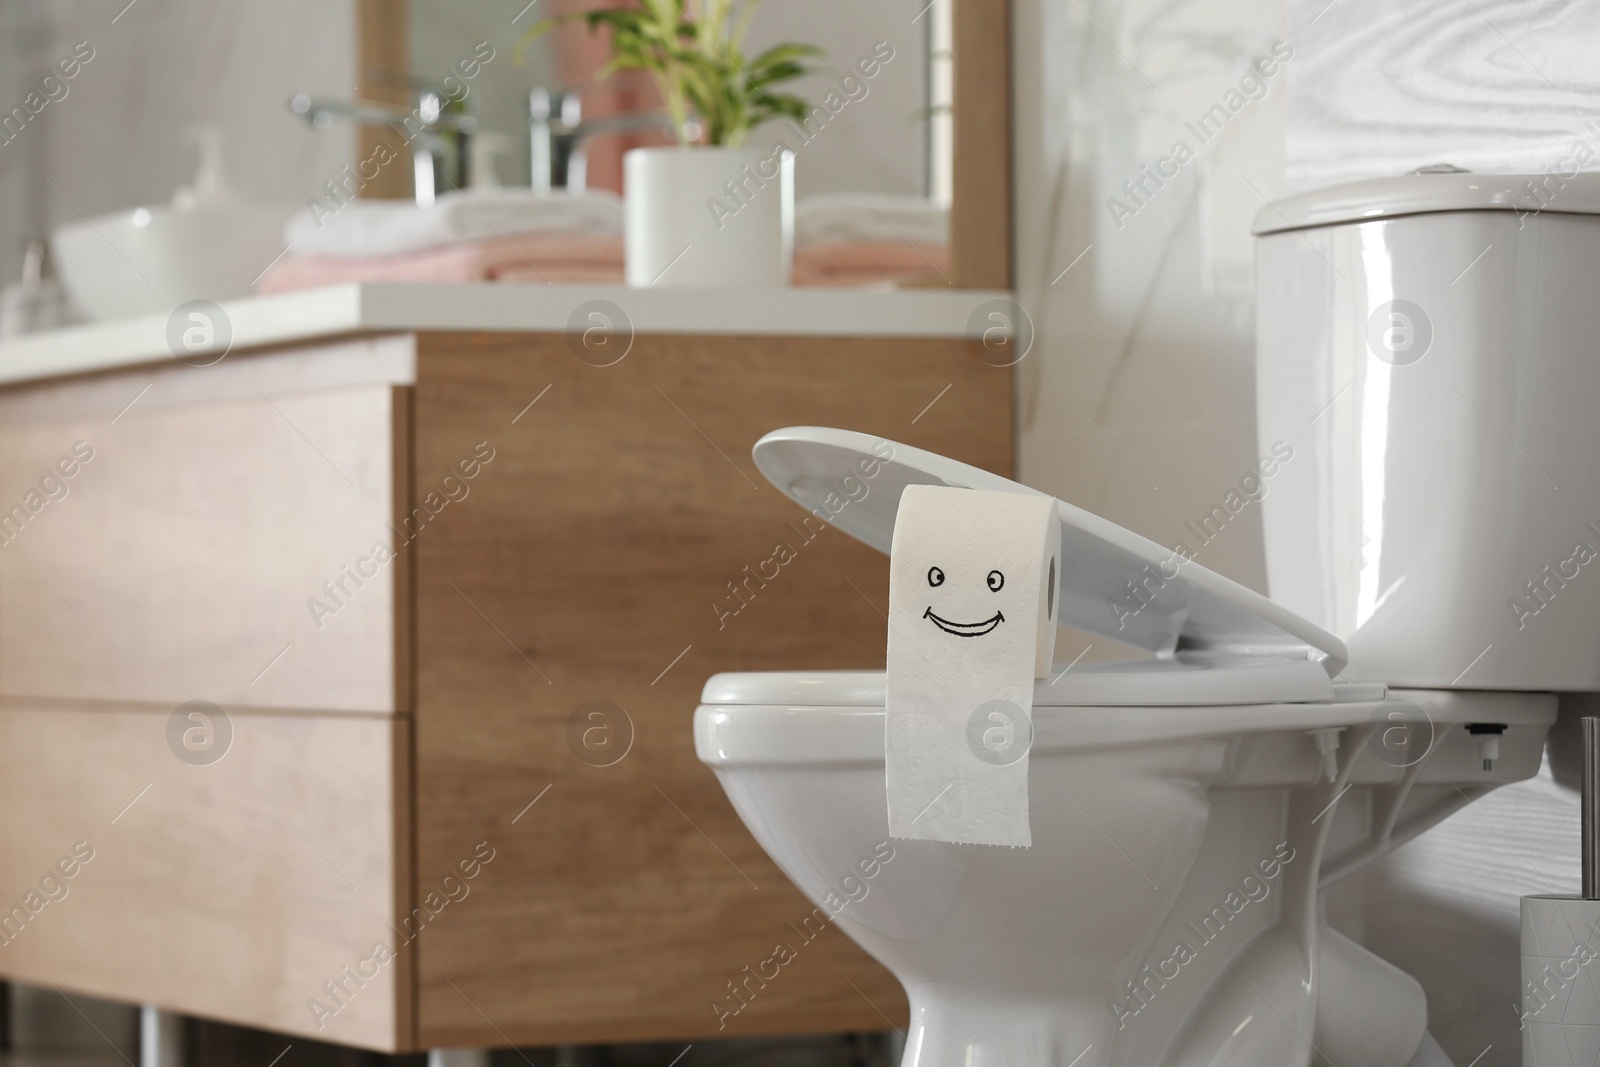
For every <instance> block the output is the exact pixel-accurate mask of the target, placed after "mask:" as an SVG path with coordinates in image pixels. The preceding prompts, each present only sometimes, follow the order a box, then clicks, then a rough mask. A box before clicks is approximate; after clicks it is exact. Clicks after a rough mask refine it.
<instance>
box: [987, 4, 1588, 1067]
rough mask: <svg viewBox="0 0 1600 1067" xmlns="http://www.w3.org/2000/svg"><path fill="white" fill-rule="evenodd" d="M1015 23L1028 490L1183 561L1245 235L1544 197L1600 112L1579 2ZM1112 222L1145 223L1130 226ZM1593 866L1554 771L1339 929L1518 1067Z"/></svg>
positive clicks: (1229, 412)
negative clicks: (1179, 144) (1341, 210)
mask: <svg viewBox="0 0 1600 1067" xmlns="http://www.w3.org/2000/svg"><path fill="white" fill-rule="evenodd" d="M1014 10H1015V13H1016V15H1015V18H1016V24H1015V28H1014V61H1015V64H1016V71H1015V78H1016V81H1015V88H1016V129H1015V144H1016V152H1017V163H1018V167H1017V212H1018V214H1017V225H1016V233H1017V263H1018V275H1017V276H1018V287H1019V291H1020V294H1021V301H1022V303H1023V305H1024V307H1025V308H1026V309H1027V310H1028V311H1029V313H1030V314H1031V316H1032V318H1033V319H1034V325H1035V329H1036V337H1037V340H1036V349H1035V352H1034V354H1033V355H1032V356H1030V357H1029V359H1027V360H1025V361H1024V363H1023V364H1022V366H1021V368H1020V371H1021V373H1020V377H1019V405H1020V411H1021V414H1022V418H1021V430H1020V440H1019V457H1020V466H1021V475H1022V477H1023V479H1024V480H1025V481H1027V482H1028V483H1029V484H1031V485H1035V486H1038V487H1040V488H1042V489H1046V490H1048V491H1050V492H1053V493H1056V494H1057V495H1059V496H1061V497H1062V498H1063V499H1065V500H1069V501H1071V502H1073V503H1075V504H1078V505H1081V506H1083V507H1086V508H1088V509H1090V510H1091V511H1095V512H1098V513H1100V514H1102V515H1105V516H1106V517H1108V518H1110V519H1113V520H1114V521H1116V522H1119V523H1121V524H1123V525H1125V526H1128V527H1130V528H1132V529H1134V530H1136V531H1138V532H1140V533H1143V534H1145V535H1146V536H1149V537H1151V538H1153V539H1155V540H1157V541H1160V542H1162V543H1164V544H1169V545H1171V544H1175V543H1176V542H1177V541H1179V540H1184V541H1192V537H1191V536H1190V535H1189V534H1188V533H1187V531H1185V530H1184V523H1185V522H1186V521H1187V520H1190V519H1193V518H1195V517H1197V516H1199V515H1201V514H1203V513H1205V512H1207V511H1209V510H1210V509H1211V507H1212V506H1213V505H1214V504H1216V503H1218V502H1219V501H1220V500H1221V498H1222V497H1223V496H1224V495H1225V494H1226V493H1227V492H1228V490H1229V489H1230V488H1232V487H1233V486H1234V485H1236V484H1237V482H1238V479H1239V477H1240V476H1241V475H1242V474H1243V473H1244V471H1245V470H1246V468H1247V467H1248V466H1249V465H1250V464H1251V462H1252V460H1253V457H1254V456H1255V454H1256V442H1255V417H1254V395H1253V384H1254V383H1253V377H1254V375H1253V343H1254V338H1253V316H1254V303H1253V252H1252V248H1251V239H1250V237H1249V223H1250V219H1251V217H1252V216H1253V215H1254V214H1255V213H1256V212H1257V211H1258V210H1260V208H1261V207H1263V206H1264V205H1265V204H1266V203H1267V202H1268V201H1270V200H1274V199H1276V198H1278V197H1280V196H1282V195H1284V194H1285V193H1287V192H1293V191H1299V190H1303V189H1306V188H1314V187H1317V186H1321V185H1327V184H1331V183H1333V182H1337V181H1344V180H1350V179H1355V178H1361V177H1371V176H1376V175H1383V174H1395V173H1400V172H1403V171H1406V170H1409V169H1412V168H1414V167H1417V166H1422V165H1426V164H1430V163H1435V162H1440V161H1449V162H1453V163H1456V164H1458V165H1461V166H1466V167H1470V168H1475V169H1497V170H1514V169H1527V170H1534V171H1538V170H1541V169H1543V168H1544V167H1546V166H1547V165H1550V164H1553V163H1554V162H1555V161H1556V160H1557V159H1559V158H1560V157H1562V156H1564V155H1566V154H1567V153H1568V151H1569V149H1570V146H1571V143H1572V141H1573V140H1575V139H1577V138H1579V137H1586V138H1587V140H1588V141H1589V143H1590V145H1591V146H1593V147H1595V148H1596V149H1597V150H1600V137H1597V136H1596V135H1595V134H1593V133H1589V132H1587V131H1585V130H1584V128H1583V126H1582V123H1583V121H1584V120H1585V119H1587V118H1589V117H1590V116H1591V115H1593V114H1594V107H1593V104H1592V101H1593V100H1594V99H1595V95H1594V94H1595V91H1596V89H1597V88H1600V84H1597V83H1600V67H1597V66H1596V65H1595V63H1594V61H1593V57H1594V55H1595V54H1596V51H1597V49H1600V10H1596V9H1595V6H1594V5H1592V4H1587V5H1586V4H1583V3H1580V2H1577V0H1540V2H1534V3H1516V2H1512V0H1441V2H1437V3H1419V2H1415V0H1332V2H1331V3H1330V2H1329V0H1075V2H1074V3H1072V4H1063V3H1059V2H1057V0H1016V2H1015V5H1014ZM1280 40H1281V41H1283V42H1285V45H1286V46H1287V47H1288V48H1291V49H1292V50H1293V55H1292V57H1291V58H1290V59H1289V60H1288V61H1287V62H1286V63H1283V64H1282V66H1281V69H1280V70H1279V71H1278V73H1277V74H1276V75H1275V76H1274V77H1272V78H1270V79H1267V81H1266V89H1265V92H1264V93H1262V94H1260V99H1257V100H1253V101H1250V102H1248V103H1245V104H1244V105H1243V106H1242V107H1240V109H1239V110H1238V113H1237V114H1235V115H1233V116H1232V118H1231V119H1230V120H1229V122H1228V123H1227V125H1226V127H1225V132H1224V133H1223V134H1222V135H1221V136H1217V137H1214V138H1212V139H1211V140H1210V141H1208V142H1207V143H1205V144H1203V145H1202V144H1200V143H1199V139H1198V138H1197V137H1196V136H1195V135H1194V134H1193V133H1192V132H1191V131H1189V130H1188V129H1187V128H1186V127H1185V125H1184V123H1185V122H1186V121H1192V120H1194V119H1195V117H1196V116H1198V115H1199V114H1200V113H1201V112H1203V111H1205V110H1206V109H1207V108H1209V107H1210V106H1211V105H1212V104H1214V103H1218V102H1224V101H1226V99H1227V95H1226V94H1227V92H1228V90H1229V89H1230V88H1237V85H1238V79H1239V77H1240V76H1241V74H1243V73H1244V71H1245V66H1246V64H1247V63H1248V62H1249V61H1250V60H1251V59H1252V58H1253V57H1256V56H1259V55H1262V54H1264V53H1268V52H1270V51H1271V49H1272V47H1273V44H1274V42H1277V41H1280ZM1179 139H1183V140H1185V141H1186V142H1187V143H1188V144H1189V146H1190V147H1191V148H1192V149H1194V150H1195V158H1194V159H1193V160H1192V161H1190V162H1188V163H1186V164H1184V165H1183V166H1181V167H1178V168H1177V170H1178V174H1177V176H1176V177H1175V178H1173V179H1170V180H1167V181H1166V182H1165V184H1164V186H1162V187H1161V188H1159V189H1156V188H1155V187H1154V184H1153V183H1147V186H1148V188H1149V189H1150V190H1151V193H1152V195H1149V196H1143V195H1141V197H1140V199H1139V201H1138V202H1135V201H1132V200H1131V199H1130V198H1128V197H1127V196H1126V195H1124V194H1123V193H1122V191H1121V189H1120V186H1121V183H1122V182H1123V181H1124V180H1125V179H1128V178H1131V177H1137V175H1138V172H1139V168H1140V166H1141V164H1145V163H1152V164H1153V163H1154V162H1156V161H1157V160H1159V159H1160V158H1161V157H1163V156H1167V155H1169V154H1170V153H1172V151H1173V147H1174V143H1175V142H1176V141H1178V140H1179ZM1113 197H1119V198H1121V199H1122V200H1123V201H1124V202H1125V203H1127V204H1128V205H1129V206H1130V207H1135V208H1136V209H1137V210H1136V211H1134V212H1133V213H1132V214H1131V215H1129V214H1127V213H1126V212H1124V211H1121V210H1117V211H1115V212H1114V211H1113V210H1112V207H1111V206H1109V205H1108V201H1110V200H1111V198H1113ZM1119 223H1120V225H1119ZM1086 250H1087V251H1086ZM1080 255H1081V257H1082V258H1079V257H1080ZM1074 263H1075V265H1073V264H1074ZM1069 265H1070V266H1071V269H1070V270H1068V269H1067V268H1068V267H1069ZM1063 271H1065V274H1063V273H1062V272H1063ZM1198 558H1199V559H1200V561H1201V562H1202V563H1204V564H1205V565H1206V566H1208V567H1211V568H1213V569H1215V570H1218V571H1220V572H1222V573H1224V574H1227V575H1229V576H1230V577H1233V578H1236V579H1238V580H1241V581H1244V582H1248V583H1250V584H1252V585H1254V586H1256V587H1257V588H1261V589H1265V584H1264V566H1263V563H1262V551H1261V534H1260V525H1259V515H1258V514H1257V513H1255V512H1254V511H1252V510H1247V511H1245V512H1243V513H1242V514H1241V515H1240V516H1239V517H1238V519H1236V520H1235V521H1234V522H1233V523H1232V524H1231V525H1229V526H1228V527H1227V528H1226V529H1225V530H1224V531H1223V533H1222V534H1221V535H1220V536H1218V537H1217V538H1216V539H1215V540H1214V541H1213V542H1211V543H1210V544H1208V545H1206V546H1204V547H1203V548H1201V549H1200V551H1199V557H1198ZM1080 647H1081V642H1080ZM1064 651H1065V654H1066V655H1067V656H1069V657H1070V656H1071V655H1075V654H1076V651H1077V649H1069V650H1064ZM1109 651H1110V650H1108V649H1104V648H1095V649H1093V650H1092V651H1091V653H1090V658H1094V657H1096V656H1100V655H1103V654H1107V653H1108V652H1109ZM1570 703H1571V702H1569V704H1570ZM1571 714H1572V712H1571V709H1570V707H1568V708H1565V709H1564V712H1563V715H1564V720H1563V729H1567V730H1570V729H1571V725H1572V721H1573V720H1572V719H1571ZM1554 744H1555V745H1556V748H1555V751H1556V752H1557V754H1558V756H1560V755H1564V754H1565V752H1566V751H1567V750H1566V749H1563V748H1562V747H1561V745H1562V742H1561V741H1559V740H1557V741H1556V742H1554ZM1565 779H1566V781H1567V782H1569V783H1570V782H1571V781H1572V779H1571V776H1570V774H1568V775H1566V776H1565ZM1576 841H1577V805H1576V800H1575V795H1574V794H1573V792H1572V791H1571V789H1570V788H1568V787H1567V786H1564V785H1558V784H1557V783H1556V781H1555V780H1554V779H1553V778H1552V777H1551V775H1550V773H1549V771H1548V769H1547V771H1546V772H1545V774H1544V775H1542V776H1541V778H1540V779H1539V780H1537V781H1535V782H1531V783H1527V784H1524V785H1521V786H1515V787H1510V788H1507V789H1503V790H1501V791H1499V792H1498V793H1495V794H1493V795H1492V796H1491V797H1489V798H1487V799H1485V800H1483V801H1480V802H1478V803H1477V804H1475V805H1473V806H1472V807H1471V808H1469V809H1467V810H1466V811H1463V812H1462V813H1460V814H1459V815H1457V816H1456V817H1454V818H1453V819H1451V820H1449V821H1448V822H1447V823H1446V824H1444V825H1442V826H1440V827H1439V828H1437V829H1435V830H1434V831H1433V832H1432V833H1431V834H1430V835H1428V836H1427V837H1426V838H1424V839H1423V840H1421V841H1418V842H1415V843H1413V844H1412V845H1409V846H1407V847H1406V848H1404V849H1402V850H1400V851H1399V852H1398V853H1396V854H1395V855H1393V856H1392V857H1390V858H1389V859H1387V860H1385V861H1382V862H1380V863H1378V864H1375V865H1373V867H1372V868H1369V869H1368V870H1367V871H1365V872H1363V873H1362V874H1360V875H1358V876H1355V877H1352V878H1351V879H1348V880H1347V881H1346V882H1345V883H1344V884H1342V885H1341V886H1340V887H1339V888H1338V889H1337V890H1336V891H1335V892H1334V893H1332V894H1331V896H1330V900H1329V914H1330V916H1331V918H1332V920H1333V921H1334V922H1335V923H1336V924H1337V925H1339V926H1341V927H1342V928H1344V929H1346V930H1347V931H1349V932H1351V933H1352V934H1354V935H1356V936H1359V937H1362V938H1364V940H1365V941H1366V943H1367V944H1368V945H1369V947H1371V948H1373V949H1374V951H1376V952H1378V953H1379V954H1380V955H1383V956H1385V957H1387V958H1389V959H1391V960H1393V961H1394V962H1396V963H1397V964H1399V965H1400V966H1402V967H1404V968H1406V969H1407V970H1409V971H1410V972H1411V973H1413V974H1414V975H1416V976H1417V977H1418V978H1419V980H1421V981H1422V982H1423V984H1424V986H1425V988H1426V989H1427V991H1428V995H1429V1001H1430V1005H1431V1010H1432V1022H1431V1028H1432V1030H1433V1032H1434V1034H1435V1036H1436V1037H1437V1038H1438V1039H1439V1041H1440V1042H1441V1044H1443V1046H1444V1047H1445V1049H1446V1050H1447V1051H1448V1052H1449V1053H1450V1054H1451V1055H1452V1056H1453V1057H1454V1058H1455V1059H1456V1061H1457V1062H1458V1063H1459V1064H1462V1065H1465V1064H1467V1063H1469V1062H1472V1061H1473V1060H1474V1057H1477V1056H1479V1055H1480V1053H1481V1054H1483V1055H1482V1059H1480V1060H1478V1061H1477V1064H1478V1067H1497V1065H1498V1067H1510V1065H1513V1064H1518V1063H1520V1061H1521V1051H1520V1049H1521V1045H1520V1040H1519V1037H1518V1031H1517V1019H1516V1015H1515V1014H1514V1012H1513V1008H1512V1005H1513V1004H1514V1003H1515V1001H1516V1000H1517V998H1518V969H1519V960H1518V956H1517V947H1516V946H1517V938H1518V933H1517V908H1518V897H1519V896H1521V895H1522V894H1524V893H1549V892H1571V891H1573V890H1574V888H1575V887H1576V858H1575V857H1576ZM1491 1046H1492V1047H1491ZM1486 1050H1487V1051H1486Z"/></svg>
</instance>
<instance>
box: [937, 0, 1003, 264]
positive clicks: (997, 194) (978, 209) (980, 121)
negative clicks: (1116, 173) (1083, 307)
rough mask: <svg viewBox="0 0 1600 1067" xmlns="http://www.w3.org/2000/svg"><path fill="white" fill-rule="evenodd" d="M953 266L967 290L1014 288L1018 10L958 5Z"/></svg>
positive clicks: (981, 2)
mask: <svg viewBox="0 0 1600 1067" xmlns="http://www.w3.org/2000/svg"><path fill="white" fill-rule="evenodd" d="M954 3H955V9H954V23H955V26H954V36H955V55H954V57H953V60H952V70H951V75H952V81H953V85H952V94H953V95H952V104H951V106H952V107H953V108H954V115H955V121H954V124H953V133H952V137H951V150H952V154H953V155H954V157H955V163H954V174H953V176H952V177H953V181H952V186H951V200H950V267H951V271H952V273H953V278H952V280H953V281H954V282H955V284H956V285H957V286H958V287H960V288H963V289H1009V288H1011V4H1010V0H954Z"/></svg>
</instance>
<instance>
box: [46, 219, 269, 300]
mask: <svg viewBox="0 0 1600 1067" xmlns="http://www.w3.org/2000/svg"><path fill="white" fill-rule="evenodd" d="M288 214H289V209H287V208H282V207H270V206H265V205H257V204H244V203H230V204H205V205H196V206H193V207H188V208H183V209H180V208H174V207H166V206H158V207H148V208H143V207H141V208H134V209H132V210H129V211H118V212H113V213H111V214H109V215H101V216H100V217H98V218H93V219H83V220H80V221H78V222H73V223H68V224H67V225H64V226H60V227H58V228H57V229H56V230H55V231H54V232H53V233H52V234H51V235H50V251H51V254H52V256H53V258H54V260H55V264H56V269H57V271H58V272H59V273H60V275H61V280H62V283H63V284H64V285H65V286H66V287H67V292H68V293H69V294H71V296H72V299H73V300H74V302H76V303H77V305H78V306H79V307H80V308H81V309H82V310H83V311H84V312H86V313H87V314H88V315H89V316H90V317H91V318H95V319H115V318H124V317H128V316H135V315H151V314H169V313H170V312H171V311H172V310H173V309H174V308H176V307H177V306H178V305H180V304H182V303H184V302H185V301H189V300H213V301H222V300H232V299H236V298H239V297H245V296H249V295H250V294H251V284H252V283H253V282H254V281H255V279H256V278H257V277H258V276H259V275H260V274H261V272H262V271H264V270H265V269H266V268H267V266H268V265H269V264H271V263H272V261H273V260H274V258H276V257H277V256H278V254H279V253H280V252H282V251H283V247H284V243H283V223H284V219H285V218H286V217H287V216H288Z"/></svg>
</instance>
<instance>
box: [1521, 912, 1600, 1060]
mask: <svg viewBox="0 0 1600 1067" xmlns="http://www.w3.org/2000/svg"><path fill="white" fill-rule="evenodd" d="M1521 1014H1522V1062H1523V1063H1529V1064H1532V1063H1571V1064H1575V1065H1582V1067H1595V1065H1596V1064H1600V900H1583V899H1581V898H1579V897H1546V896H1531V897H1523V898H1522V1008H1521Z"/></svg>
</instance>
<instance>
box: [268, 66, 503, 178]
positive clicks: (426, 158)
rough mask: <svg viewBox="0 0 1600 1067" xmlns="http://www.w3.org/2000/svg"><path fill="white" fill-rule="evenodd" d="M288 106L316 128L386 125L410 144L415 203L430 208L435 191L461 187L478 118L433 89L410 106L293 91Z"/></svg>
mask: <svg viewBox="0 0 1600 1067" xmlns="http://www.w3.org/2000/svg"><path fill="white" fill-rule="evenodd" d="M289 110H291V111H293V112H294V113H295V114H296V115H300V116H303V117H304V118H305V120H306V122H308V123H309V124H310V125H311V126H313V127H315V128H316V129H319V130H320V129H326V128H327V127H328V126H329V125H330V124H331V123H332V122H333V120H334V119H335V118H341V119H346V120H348V121H351V122H358V123H361V124H363V125H369V126H389V127H392V128H393V129H394V131H395V132H396V133H398V134H399V135H400V136H401V137H403V138H404V139H405V140H406V142H407V143H408V144H410V145H411V173H412V184H413V187H414V188H415V191H416V200H417V206H418V207H432V206H433V202H434V200H436V199H437V198H438V196H439V194H440V193H444V192H447V191H449V190H451V189H465V188H466V187H467V179H468V173H467V168H468V159H469V157H470V152H469V148H470V143H471V138H472V135H473V134H474V133H476V132H477V130H478V120H477V119H475V118H473V117H472V116H471V115H468V114H467V113H466V112H465V111H462V110H461V109H460V105H459V103H458V102H457V101H455V100H452V99H450V97H448V96H447V95H446V94H445V93H443V92H442V91H440V90H438V89H434V88H425V89H423V90H422V91H421V93H420V94H419V95H418V97H417V106H416V107H415V108H413V109H411V110H410V111H407V110H405V109H404V108H401V107H397V106H395V105H394V104H382V103H376V102H374V101H370V100H321V99H316V98H314V97H311V96H308V95H307V94H305V93H296V94H295V96H294V97H293V98H292V99H291V100H290V101H289Z"/></svg>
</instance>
